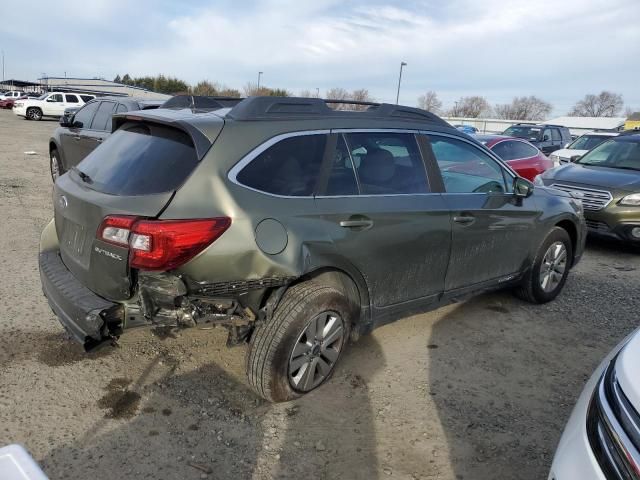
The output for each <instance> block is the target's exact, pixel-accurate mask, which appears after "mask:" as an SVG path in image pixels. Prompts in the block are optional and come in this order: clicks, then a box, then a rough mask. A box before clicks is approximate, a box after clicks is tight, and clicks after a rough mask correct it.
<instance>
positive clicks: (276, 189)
mask: <svg viewBox="0 0 640 480" xmlns="http://www.w3.org/2000/svg"><path fill="white" fill-rule="evenodd" d="M326 142H327V136H326V135H300V136H295V137H289V138H285V139H284V140H280V141H279V142H278V143H276V144H275V145H272V146H271V147H269V148H267V149H266V150H265V151H264V152H262V153H260V154H259V155H258V156H257V157H256V158H254V159H253V160H252V161H251V163H249V164H248V165H247V166H246V167H244V168H243V169H242V170H241V171H240V172H239V173H238V175H237V176H236V179H237V180H238V182H240V183H241V184H242V185H246V186H247V187H250V188H253V189H255V190H260V191H261V192H266V193H271V194H274V195H283V196H288V197H308V196H311V195H313V193H314V189H315V186H316V183H317V181H318V175H319V172H320V166H321V164H322V158H323V156H324V150H325V146H326Z"/></svg>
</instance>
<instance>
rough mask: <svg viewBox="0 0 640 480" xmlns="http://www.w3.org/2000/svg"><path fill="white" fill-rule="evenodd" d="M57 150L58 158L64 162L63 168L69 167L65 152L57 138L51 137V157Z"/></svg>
mask: <svg viewBox="0 0 640 480" xmlns="http://www.w3.org/2000/svg"><path fill="white" fill-rule="evenodd" d="M54 150H56V151H57V152H58V160H59V161H60V163H61V164H62V168H64V169H65V170H66V169H67V164H66V162H65V159H64V154H63V152H62V148H61V147H60V145H59V144H58V142H57V141H56V139H55V138H51V139H49V158H51V154H52V153H53V151H54Z"/></svg>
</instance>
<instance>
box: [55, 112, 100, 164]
mask: <svg viewBox="0 0 640 480" xmlns="http://www.w3.org/2000/svg"><path fill="white" fill-rule="evenodd" d="M99 106H100V102H99V101H96V102H91V103H88V104H86V105H85V106H84V107H82V108H81V109H80V110H78V111H77V112H76V114H75V115H74V116H73V125H72V126H71V127H69V128H64V129H63V131H62V134H61V135H60V139H61V142H62V159H63V162H64V167H65V170H69V169H70V168H71V167H73V166H75V165H77V164H78V163H80V161H81V160H82V159H83V158H84V157H86V156H87V153H84V148H83V147H82V137H83V135H84V133H83V132H84V131H85V130H88V129H89V128H91V122H92V121H93V117H94V115H95V113H96V112H97V111H98V107H99Z"/></svg>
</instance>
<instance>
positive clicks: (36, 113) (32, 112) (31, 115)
mask: <svg viewBox="0 0 640 480" xmlns="http://www.w3.org/2000/svg"><path fill="white" fill-rule="evenodd" d="M26 118H28V119H29V120H42V110H40V109H39V108H38V107H29V108H27V117H26Z"/></svg>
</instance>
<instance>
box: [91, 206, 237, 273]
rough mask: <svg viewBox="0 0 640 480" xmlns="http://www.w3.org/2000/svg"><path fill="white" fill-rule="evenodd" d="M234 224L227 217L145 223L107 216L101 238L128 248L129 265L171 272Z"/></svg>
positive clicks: (101, 227) (145, 221) (139, 220)
mask: <svg viewBox="0 0 640 480" xmlns="http://www.w3.org/2000/svg"><path fill="white" fill-rule="evenodd" d="M230 225H231V219H230V218H227V217H221V218H208V219H198V220H145V219H136V218H135V217H125V216H108V217H106V218H105V219H104V221H103V222H102V225H100V228H99V229H98V238H100V239H101V240H104V241H105V242H109V243H112V244H114V245H120V246H128V247H129V265H131V267H133V268H140V269H142V270H172V269H174V268H177V267H179V266H180V265H183V264H185V263H186V262H188V261H189V260H191V259H192V258H193V257H195V256H196V255H197V254H199V253H200V252H202V250H204V249H205V248H206V247H208V246H209V245H211V243H213V242H214V241H215V240H216V239H217V238H218V237H219V236H220V235H222V234H223V233H224V232H225V231H226V230H227V229H228V228H229V226H230Z"/></svg>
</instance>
